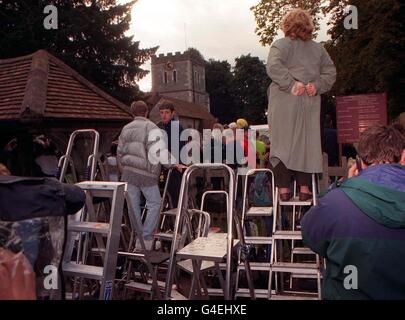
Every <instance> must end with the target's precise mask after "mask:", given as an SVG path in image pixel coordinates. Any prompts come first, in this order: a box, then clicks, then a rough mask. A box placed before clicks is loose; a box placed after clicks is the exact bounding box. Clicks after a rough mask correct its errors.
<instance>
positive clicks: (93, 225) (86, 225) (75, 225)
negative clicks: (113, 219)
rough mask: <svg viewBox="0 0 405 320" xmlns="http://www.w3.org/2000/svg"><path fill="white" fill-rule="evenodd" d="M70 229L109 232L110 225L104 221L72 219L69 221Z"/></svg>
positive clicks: (73, 230) (74, 230)
mask: <svg viewBox="0 0 405 320" xmlns="http://www.w3.org/2000/svg"><path fill="white" fill-rule="evenodd" d="M68 231H72V232H89V233H100V234H108V233H109V232H110V225H109V224H108V223H102V222H86V221H82V222H81V221H72V222H69V223H68Z"/></svg>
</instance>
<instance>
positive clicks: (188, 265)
mask: <svg viewBox="0 0 405 320" xmlns="http://www.w3.org/2000/svg"><path fill="white" fill-rule="evenodd" d="M177 265H178V266H179V268H180V269H182V270H184V271H186V272H188V273H190V274H192V273H193V272H194V270H193V262H192V261H191V259H187V260H182V261H179V262H177ZM214 267H215V263H214V262H212V261H204V260H203V261H202V263H201V268H200V272H204V271H207V270H210V269H212V268H214Z"/></svg>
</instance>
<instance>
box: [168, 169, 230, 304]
mask: <svg viewBox="0 0 405 320" xmlns="http://www.w3.org/2000/svg"><path fill="white" fill-rule="evenodd" d="M197 169H223V170H225V171H227V172H228V174H229V198H228V212H227V226H228V230H227V232H228V234H227V256H226V280H225V294H224V296H225V300H231V280H232V279H231V277H232V274H231V271H232V269H231V263H232V247H233V234H232V232H233V223H234V222H233V214H234V212H233V211H234V203H233V202H234V192H235V173H234V172H233V170H232V169H231V168H230V167H228V166H227V165H225V164H216V163H215V164H214V163H199V164H194V165H191V166H190V167H188V168H187V170H186V171H185V173H184V175H183V179H182V182H181V188H180V197H179V205H178V208H177V210H178V212H177V215H176V224H175V230H174V236H173V242H172V248H171V252H170V260H169V267H168V271H167V279H166V288H165V297H164V298H165V299H170V297H171V290H172V283H173V276H174V271H175V267H176V252H177V250H178V249H179V248H178V241H179V239H178V238H179V232H180V229H181V222H182V220H183V217H184V215H185V214H187V209H188V208H187V205H188V201H187V199H188V196H187V194H188V191H187V190H188V187H189V181H190V176H191V174H192V173H193V172H194V171H195V170H197Z"/></svg>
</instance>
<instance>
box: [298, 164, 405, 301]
mask: <svg viewBox="0 0 405 320" xmlns="http://www.w3.org/2000/svg"><path fill="white" fill-rule="evenodd" d="M301 226H302V233H303V238H304V242H305V243H306V244H307V245H308V246H309V247H311V248H312V249H313V250H314V251H315V252H317V253H318V254H319V255H321V256H322V257H324V258H326V260H327V267H326V271H325V274H324V282H323V293H322V296H323V298H324V299H405V167H404V166H400V165H378V166H372V167H369V168H368V169H366V170H364V171H363V172H362V173H361V174H360V175H359V176H358V177H355V178H352V179H349V180H347V181H345V182H344V183H343V184H342V185H341V186H340V187H339V188H336V189H334V190H332V191H330V192H329V193H327V194H326V195H325V196H324V197H322V198H321V199H320V201H319V204H318V205H317V206H315V207H313V208H311V210H310V211H308V213H307V214H305V216H304V218H303V219H302V221H301ZM356 272H357V275H356ZM356 278H357V279H356ZM356 284H357V286H356Z"/></svg>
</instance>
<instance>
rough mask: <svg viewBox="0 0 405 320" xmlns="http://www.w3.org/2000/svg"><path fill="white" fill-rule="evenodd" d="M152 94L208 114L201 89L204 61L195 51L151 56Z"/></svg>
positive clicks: (204, 92)
mask: <svg viewBox="0 0 405 320" xmlns="http://www.w3.org/2000/svg"><path fill="white" fill-rule="evenodd" d="M151 67H152V92H153V93H158V94H159V95H161V96H163V97H168V98H175V99H179V100H183V101H187V102H191V103H195V104H198V105H201V106H204V107H205V108H206V109H207V111H210V102H209V95H208V93H207V92H206V88H205V61H204V58H203V57H202V56H201V54H200V53H199V52H198V51H197V50H195V49H189V50H187V51H185V52H184V53H180V52H176V53H175V54H172V53H168V54H167V55H164V54H160V55H159V56H152V64H151Z"/></svg>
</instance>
